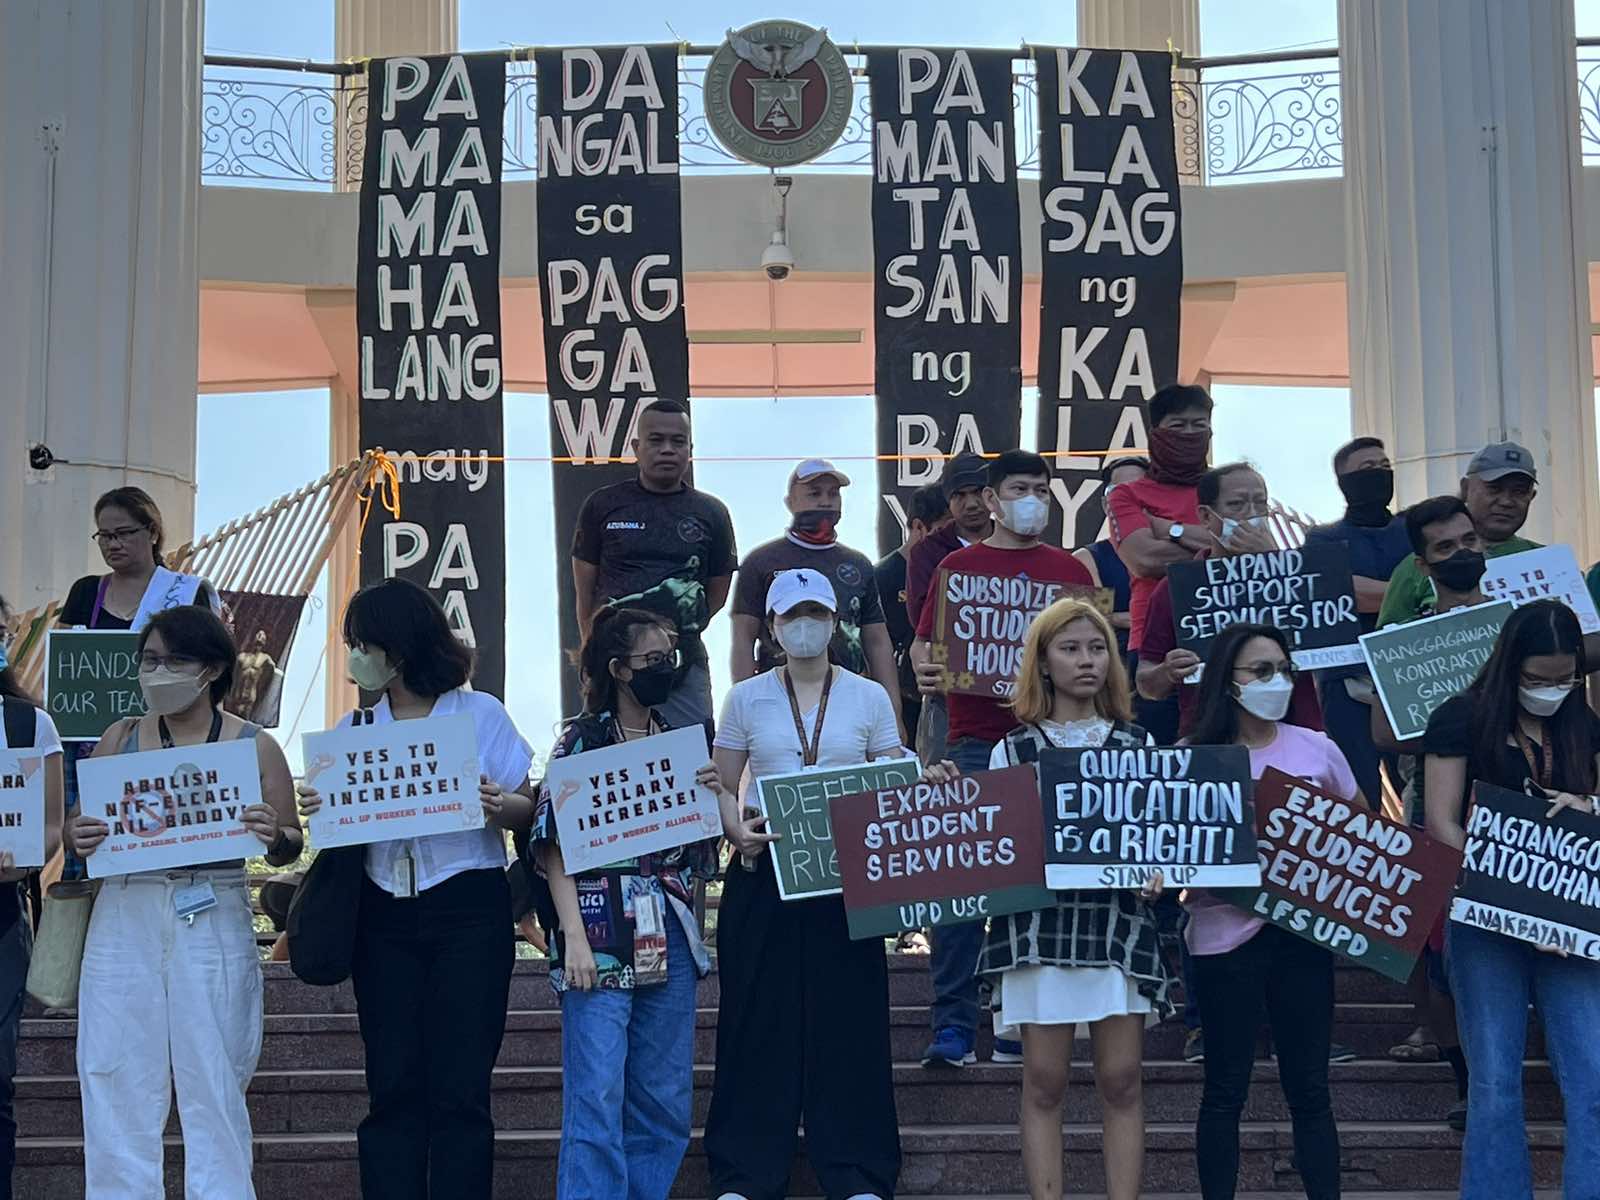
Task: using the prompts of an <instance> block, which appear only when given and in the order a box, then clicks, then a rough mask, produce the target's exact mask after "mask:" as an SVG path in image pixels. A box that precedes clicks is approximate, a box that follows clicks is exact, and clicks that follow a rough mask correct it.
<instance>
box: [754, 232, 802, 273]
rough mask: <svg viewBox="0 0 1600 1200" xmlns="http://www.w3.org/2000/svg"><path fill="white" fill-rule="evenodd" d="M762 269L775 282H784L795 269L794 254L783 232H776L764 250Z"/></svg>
mask: <svg viewBox="0 0 1600 1200" xmlns="http://www.w3.org/2000/svg"><path fill="white" fill-rule="evenodd" d="M761 269H762V270H763V271H765V272H766V273H767V278H768V279H770V280H772V282H773V283H782V282H783V281H784V280H785V279H787V278H789V272H790V271H792V270H794V255H793V254H792V253H791V252H790V250H789V243H788V241H787V239H786V238H785V237H784V235H783V234H782V233H774V234H773V235H772V242H771V243H770V244H769V245H768V246H767V248H766V249H765V250H764V251H762V254H761Z"/></svg>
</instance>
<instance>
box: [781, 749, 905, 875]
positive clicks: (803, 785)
mask: <svg viewBox="0 0 1600 1200" xmlns="http://www.w3.org/2000/svg"><path fill="white" fill-rule="evenodd" d="M921 776H922V764H921V763H919V762H918V761H917V760H916V759H915V758H897V759H893V760H885V761H881V762H873V763H862V764H861V765H860V766H855V767H813V768H811V769H810V770H806V771H797V772H795V773H794V774H792V775H768V776H766V777H765V778H763V779H758V780H756V781H755V797H756V807H757V808H758V809H760V811H761V815H762V816H763V817H765V818H767V832H768V833H775V834H777V835H778V840H777V841H776V842H772V843H771V844H769V845H768V847H767V853H768V854H770V855H772V870H773V873H774V874H775V875H776V876H777V877H778V895H779V896H781V897H783V899H785V900H809V899H810V898H811V897H813V896H836V895H838V894H839V888H840V883H839V859H838V855H837V853H836V852H835V850H834V845H833V826H832V825H831V824H830V823H829V820H828V801H829V800H831V799H833V797H835V796H844V795H848V794H851V793H854V792H871V791H876V790H878V789H879V788H886V787H894V786H897V785H904V784H908V783H915V782H916V781H917V780H918V779H919V778H921Z"/></svg>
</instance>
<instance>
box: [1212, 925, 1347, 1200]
mask: <svg viewBox="0 0 1600 1200" xmlns="http://www.w3.org/2000/svg"><path fill="white" fill-rule="evenodd" d="M1194 971H1195V975H1196V976H1197V982H1198V983H1199V985H1200V1024H1201V1028H1202V1029H1203V1030H1204V1031H1205V1039H1206V1060H1205V1062H1206V1082H1205V1091H1204V1092H1203V1093H1202V1095H1201V1097H1200V1120H1199V1122H1198V1123H1197V1124H1196V1126H1195V1135H1194V1136H1195V1151H1196V1155H1197V1157H1198V1159H1199V1170H1200V1194H1201V1196H1202V1197H1204V1200H1233V1195H1234V1189H1235V1188H1236V1187H1237V1186H1238V1181H1239V1113H1240V1112H1241V1111H1242V1110H1243V1108H1244V1102H1245V1098H1246V1096H1248V1095H1249V1092H1250V1071H1251V1068H1252V1066H1253V1065H1254V1063H1255V1050H1256V1034H1257V1032H1259V1030H1260V1028H1261V1018H1262V1017H1263V1016H1265V1017H1266V1018H1267V1021H1268V1022H1269V1023H1270V1025H1271V1027H1272V1041H1273V1045H1274V1047H1275V1048H1276V1049H1277V1052H1278V1076H1279V1079H1280V1081H1281V1083H1282V1085H1283V1095H1284V1099H1286V1100H1287V1101H1288V1102H1289V1115H1290V1116H1291V1118H1292V1119H1293V1122H1294V1158H1295V1165H1296V1166H1297V1167H1298V1168H1299V1170H1300V1178H1301V1181H1302V1182H1303V1183H1304V1184H1305V1189H1306V1196H1307V1197H1308V1200H1337V1197H1338V1195H1339V1131H1338V1129H1337V1128H1336V1127H1335V1126H1334V1123H1333V1105H1332V1101H1331V1099H1330V1097H1329V1095H1328V1043H1329V1040H1330V1038H1331V1036H1332V1033H1333V956H1332V955H1331V954H1329V953H1328V952H1327V951H1326V950H1323V949H1321V948H1320V947H1318V946H1314V945H1312V944H1311V943H1310V942H1307V941H1305V940H1303V939H1301V938H1297V937H1295V936H1294V935H1293V934H1292V933H1285V932H1284V931H1283V930H1281V929H1277V928H1274V927H1273V926H1271V925H1268V926H1265V927H1264V928H1263V929H1261V930H1260V932H1258V933H1257V934H1256V935H1255V936H1254V937H1253V938H1251V939H1250V940H1249V941H1248V942H1246V943H1245V944H1244V945H1242V946H1240V947H1238V948H1237V949H1234V950H1230V951H1229V952H1228V953H1226V954H1197V955H1195V956H1194Z"/></svg>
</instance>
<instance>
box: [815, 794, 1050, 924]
mask: <svg viewBox="0 0 1600 1200" xmlns="http://www.w3.org/2000/svg"><path fill="white" fill-rule="evenodd" d="M829 811H830V814H831V816H832V818H833V836H834V843H835V844H836V845H837V846H838V850H839V876H840V878H841V879H842V880H843V883H844V907H845V916H846V919H847V921H848V923H849V926H850V936H851V937H852V938H857V939H859V938H869V937H883V936H886V935H889V934H896V933H901V932H903V931H905V930H907V929H922V928H925V927H928V926H934V925H960V924H963V923H965V922H970V921H982V920H985V919H986V918H988V917H994V916H1001V915H1004V914H1005V913H1014V912H1032V911H1033V910H1034V909H1037V908H1044V907H1045V906H1047V905H1049V904H1052V903H1054V897H1053V896H1051V894H1050V891H1049V889H1048V888H1046V887H1044V885H1043V882H1042V881H1043V877H1044V860H1043V858H1042V857H1041V855H1040V845H1039V843H1040V822H1039V789H1038V785H1037V783H1036V782H1035V780H1034V775H1033V768H1031V767H1007V768H1005V769H1004V770H1000V771H979V772H977V773H975V774H972V775H963V776H961V777H960V778H958V779H952V780H950V781H949V782H947V783H920V782H918V783H910V784H905V785H902V786H897V787H889V788H880V789H878V790H877V791H872V792H858V793H856V794H855V795H851V796H839V797H837V798H835V799H834V800H832V801H831V802H830V804H829Z"/></svg>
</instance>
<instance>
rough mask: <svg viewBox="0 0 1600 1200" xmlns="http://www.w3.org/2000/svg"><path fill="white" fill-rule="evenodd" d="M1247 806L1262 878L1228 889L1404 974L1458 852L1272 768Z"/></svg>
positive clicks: (1364, 962)
mask: <svg viewBox="0 0 1600 1200" xmlns="http://www.w3.org/2000/svg"><path fill="white" fill-rule="evenodd" d="M1255 809H1256V846H1257V850H1258V853H1259V855H1260V858H1261V886H1260V887H1259V888H1238V889H1230V890H1229V891H1228V892H1227V893H1226V895H1227V898H1228V899H1229V900H1231V901H1232V902H1233V903H1235V904H1237V905H1238V906H1239V907H1240V908H1242V909H1244V910H1245V911H1246V912H1248V913H1250V914H1251V915H1252V916H1256V917H1260V918H1261V919H1262V920H1265V921H1270V922H1271V923H1272V924H1274V925H1276V926H1278V928H1280V929H1287V930H1288V931H1289V932H1290V933H1292V934H1295V935H1296V936H1297V937H1302V938H1304V939H1305V940H1306V941H1308V942H1315V943H1316V944H1317V945H1319V946H1323V947H1325V948H1326V949H1329V950H1332V951H1334V952H1335V953H1337V954H1341V955H1343V956H1344V957H1345V958H1348V959H1349V960H1350V961H1352V962H1354V963H1356V964H1357V965H1358V966H1363V967H1369V968H1371V969H1372V970H1374V971H1377V972H1379V973H1380V974H1383V975H1387V976H1388V977H1389V978H1390V979H1395V980H1399V981H1400V982H1402V983H1404V982H1405V981H1406V980H1407V979H1409V978H1410V977H1411V971H1412V968H1413V967H1414V966H1416V962H1417V959H1418V957H1419V956H1420V955H1421V954H1422V949H1423V947H1424V946H1425V945H1426V944H1427V941H1428V932H1429V931H1430V930H1431V929H1432V928H1433V922H1434V920H1435V918H1437V917H1438V915H1439V913H1440V912H1441V911H1443V909H1444V906H1445V905H1446V904H1448V903H1449V901H1450V891H1451V889H1452V888H1453V887H1454V886H1455V880H1456V875H1457V873H1458V872H1459V871H1460V870H1461V851H1459V850H1457V849H1455V848H1454V847H1452V846H1446V845H1445V844H1444V843H1443V842H1436V841H1434V840H1433V839H1432V838H1430V837H1428V835H1427V834H1425V833H1423V832H1422V831H1421V830H1419V829H1412V828H1411V827H1409V826H1407V825H1402V824H1400V823H1399V822H1398V821H1391V820H1389V819H1388V818H1387V817H1385V816H1382V815H1381V814H1379V813H1377V812H1374V811H1373V810H1372V809H1370V808H1368V807H1367V806H1366V805H1364V804H1357V803H1356V802H1355V801H1353V800H1347V799H1345V798H1343V797H1339V796H1330V795H1326V794H1324V793H1323V792H1321V791H1319V790H1318V788H1317V785H1316V784H1314V783H1309V782H1307V781H1306V780H1304V779H1298V778H1296V777H1295V776H1293V775H1286V774H1284V773H1283V772H1282V771H1279V770H1276V769H1273V768H1270V767H1269V768H1268V769H1267V771H1266V773H1265V774H1263V775H1262V776H1261V778H1260V779H1259V780H1257V781H1256V788H1255Z"/></svg>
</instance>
